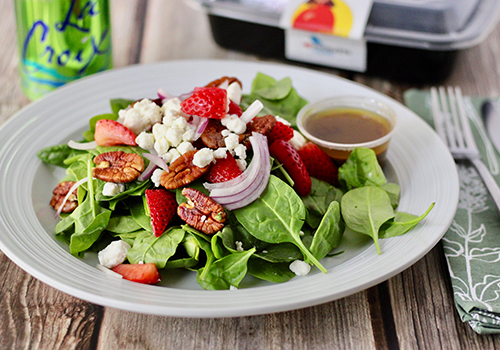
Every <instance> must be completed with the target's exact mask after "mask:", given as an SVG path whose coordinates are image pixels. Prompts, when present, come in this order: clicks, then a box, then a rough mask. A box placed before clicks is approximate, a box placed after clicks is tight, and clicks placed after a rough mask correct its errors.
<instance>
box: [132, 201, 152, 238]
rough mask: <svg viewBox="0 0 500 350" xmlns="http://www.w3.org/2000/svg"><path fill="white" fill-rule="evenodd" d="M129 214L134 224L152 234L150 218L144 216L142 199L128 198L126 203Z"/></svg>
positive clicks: (144, 210)
mask: <svg viewBox="0 0 500 350" xmlns="http://www.w3.org/2000/svg"><path fill="white" fill-rule="evenodd" d="M126 205H127V207H128V208H129V209H130V214H131V215H132V218H133V219H134V220H135V222H136V223H137V224H138V225H139V226H141V227H142V228H143V229H144V230H146V231H148V232H153V228H152V227H151V218H150V217H149V216H148V215H147V214H146V209H145V208H144V201H143V199H142V197H129V198H128V199H127V201H126Z"/></svg>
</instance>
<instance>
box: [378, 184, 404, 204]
mask: <svg viewBox="0 0 500 350" xmlns="http://www.w3.org/2000/svg"><path fill="white" fill-rule="evenodd" d="M380 188H381V189H383V190H384V191H385V192H387V194H388V195H389V198H390V199H391V205H392V207H393V208H394V209H396V208H397V207H398V205H399V194H400V189H399V185H398V184H395V183H386V184H383V185H381V186H380Z"/></svg>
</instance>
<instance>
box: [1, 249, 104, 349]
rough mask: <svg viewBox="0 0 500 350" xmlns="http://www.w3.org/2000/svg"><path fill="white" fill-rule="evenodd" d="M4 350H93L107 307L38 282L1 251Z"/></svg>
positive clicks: (2, 347) (2, 337) (2, 335)
mask: <svg viewBox="0 0 500 350" xmlns="http://www.w3.org/2000/svg"><path fill="white" fill-rule="evenodd" d="M0 266H2V269H0V320H1V322H0V348H1V349H90V348H92V346H93V344H95V342H96V341H97V339H96V338H94V329H95V328H96V327H97V328H98V326H99V323H100V320H101V318H102V312H103V308H102V307H100V306H96V305H93V304H90V303H87V302H84V301H82V300H79V299H76V298H73V297H71V296H69V295H66V294H64V293H61V292H59V291H57V290H55V289H54V288H51V287H49V286H47V285H46V284H44V283H42V282H40V281H38V280H36V279H34V278H33V277H31V276H30V275H28V274H27V273H25V272H24V271H23V270H21V269H20V268H19V267H18V266H16V265H15V264H14V263H13V262H12V261H10V260H9V259H8V258H7V257H6V256H5V255H4V254H3V253H2V252H0Z"/></svg>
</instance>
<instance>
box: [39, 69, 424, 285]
mask: <svg viewBox="0 0 500 350" xmlns="http://www.w3.org/2000/svg"><path fill="white" fill-rule="evenodd" d="M306 104H307V101H306V100H305V99H303V98H302V97H300V95H299V94H298V93H297V91H296V90H295V89H294V88H293V86H292V83H291V80H290V79H289V78H285V79H282V80H280V81H276V80H275V79H273V78H272V77H269V76H267V75H264V74H261V73H258V74H257V76H256V78H255V79H254V81H253V82H252V88H251V92H250V93H249V94H246V95H245V94H242V83H241V82H240V81H239V80H238V79H237V78H232V77H222V78H221V79H217V80H214V81H213V82H210V83H209V84H206V85H205V86H203V87H195V88H194V90H193V91H191V92H188V93H186V94H183V95H180V96H172V95H170V94H168V93H166V92H164V91H162V90H158V98H156V99H148V98H143V99H139V100H135V101H134V100H125V99H114V100H111V110H112V112H111V113H106V114H101V115H97V116H94V117H93V118H91V119H90V121H89V129H88V130H86V131H85V132H84V133H83V138H84V141H83V142H74V141H70V142H68V143H67V144H62V145H55V146H50V147H47V148H44V149H42V150H41V151H40V152H39V153H38V157H39V158H40V159H41V160H42V161H43V162H45V163H47V164H51V165H57V166H62V167H64V168H66V174H67V175H66V177H65V178H63V179H61V182H60V183H59V184H58V185H57V186H56V188H55V189H54V191H53V197H52V199H51V202H50V205H51V206H52V207H54V209H55V210H56V216H58V217H60V219H61V220H60V221H59V222H58V224H57V226H56V228H55V235H56V237H57V238H58V239H60V240H63V241H65V242H67V244H68V245H69V250H70V253H71V254H73V255H75V256H78V257H82V256H83V255H84V254H85V252H88V251H95V252H98V258H99V264H98V265H97V267H98V268H100V269H102V270H104V271H109V272H110V273H113V272H114V273H116V274H118V275H119V276H121V277H123V278H125V279H128V280H131V281H134V282H139V283H147V284H156V283H158V282H159V281H160V272H159V271H160V270H162V269H187V270H191V271H193V273H196V280H197V282H198V283H199V284H200V286H201V287H202V288H204V289H234V288H238V287H239V284H240V282H241V281H242V280H243V278H244V277H245V276H246V275H247V274H249V275H251V276H254V277H256V278H259V279H263V280H266V281H271V282H276V283H281V282H286V281H288V280H290V279H292V278H294V277H295V276H297V275H299V276H300V275H306V274H307V273H309V271H310V269H311V267H316V268H318V269H319V270H320V271H322V272H323V273H327V270H326V269H325V268H324V266H323V265H322V264H321V260H322V259H323V258H325V257H333V256H335V255H337V254H341V253H342V252H338V251H336V248H337V247H338V246H339V244H340V242H341V240H342V237H343V235H348V234H350V232H352V231H355V232H359V233H363V234H366V235H369V236H370V237H372V238H373V241H374V246H375V249H376V250H377V252H378V253H379V254H380V253H381V250H380V247H379V243H378V241H379V239H383V238H389V237H395V236H399V235H402V234H405V233H407V232H408V231H409V230H411V229H412V228H413V227H415V226H416V225H417V224H418V223H419V222H420V221H421V220H422V219H423V218H424V217H425V216H426V215H427V214H428V213H429V211H430V210H431V209H432V207H433V204H431V205H430V207H429V209H428V210H427V211H426V212H425V213H423V214H422V215H420V216H417V215H413V214H409V213H403V212H399V211H397V210H396V209H397V206H398V200H399V186H398V185H397V184H394V183H388V182H387V180H386V178H385V175H384V173H383V170H382V168H381V166H380V165H379V163H378V161H377V158H376V156H375V153H374V152H373V151H372V150H370V149H363V148H359V149H356V150H354V151H353V152H352V154H351V155H350V157H349V159H348V160H347V161H346V162H345V163H344V164H343V165H342V166H340V167H337V166H336V164H335V163H334V162H333V161H332V159H331V158H329V157H328V155H326V153H324V152H323V151H322V150H321V149H320V148H319V147H318V146H316V145H315V144H313V143H311V142H308V141H307V140H306V139H304V137H303V136H302V135H301V134H300V133H299V132H298V131H297V130H296V129H295V126H296V124H295V116H296V115H297V113H298V111H299V110H300V109H301V108H302V107H303V106H305V105H306ZM111 271H112V272H111ZM167 282H168V281H167Z"/></svg>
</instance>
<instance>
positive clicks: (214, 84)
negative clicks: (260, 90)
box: [205, 77, 243, 88]
mask: <svg viewBox="0 0 500 350" xmlns="http://www.w3.org/2000/svg"><path fill="white" fill-rule="evenodd" d="M225 81H227V84H228V85H231V84H232V83H234V82H237V83H238V84H240V87H241V88H243V84H242V83H241V81H239V79H238V78H235V77H222V78H220V79H216V80H214V81H211V82H210V83H208V84H207V85H205V87H218V86H219V85H220V84H222V83H223V82H225Z"/></svg>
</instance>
